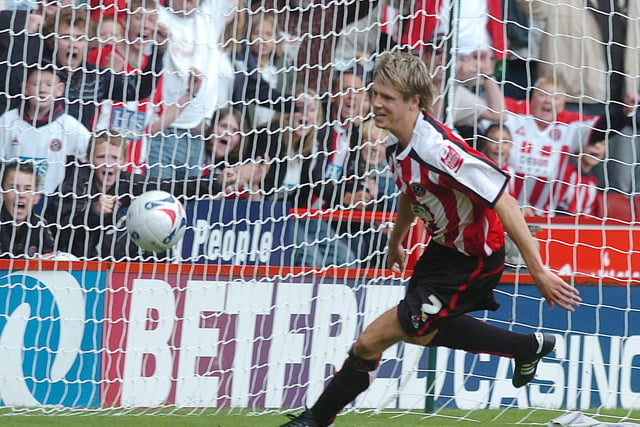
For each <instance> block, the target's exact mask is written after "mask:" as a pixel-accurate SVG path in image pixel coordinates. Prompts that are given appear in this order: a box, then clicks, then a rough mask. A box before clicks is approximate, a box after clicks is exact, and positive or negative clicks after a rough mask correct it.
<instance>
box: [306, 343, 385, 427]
mask: <svg viewBox="0 0 640 427" xmlns="http://www.w3.org/2000/svg"><path fill="white" fill-rule="evenodd" d="M379 361H380V360H379V359H378V360H366V359H362V358H361V357H358V356H356V355H355V354H353V352H351V351H350V352H349V357H347V359H346V360H345V361H344V364H343V365H342V369H340V371H338V372H337V373H336V374H335V375H334V376H333V379H331V382H330V383H329V385H328V386H327V388H326V389H325V390H324V391H323V392H322V394H321V395H320V397H319V398H318V401H317V402H316V404H315V405H313V407H312V408H311V413H312V414H313V416H314V418H315V419H316V421H318V423H319V424H320V425H321V426H325V425H329V424H331V422H332V421H333V420H334V418H335V417H336V415H337V414H338V412H340V411H341V410H342V408H344V407H345V406H346V405H347V404H348V403H349V402H352V401H353V400H354V399H355V398H356V397H358V395H359V394H360V393H362V392H363V391H365V390H366V389H367V388H368V387H369V372H371V371H374V370H375V369H376V368H377V367H378V362H379Z"/></svg>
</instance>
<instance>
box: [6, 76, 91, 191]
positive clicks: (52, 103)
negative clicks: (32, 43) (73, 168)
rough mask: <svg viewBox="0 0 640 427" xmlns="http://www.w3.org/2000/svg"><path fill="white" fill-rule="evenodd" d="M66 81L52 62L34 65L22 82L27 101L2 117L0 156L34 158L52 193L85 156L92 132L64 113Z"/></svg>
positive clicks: (21, 158)
mask: <svg viewBox="0 0 640 427" xmlns="http://www.w3.org/2000/svg"><path fill="white" fill-rule="evenodd" d="M63 91H64V83H62V82H61V81H60V78H59V77H58V75H57V74H56V73H55V72H54V68H53V66H52V64H45V65H43V66H32V67H30V68H29V69H28V70H27V79H26V81H25V82H24V84H23V97H24V99H25V101H24V103H23V104H22V105H21V106H20V107H19V108H15V109H13V110H9V111H7V112H6V113H5V114H3V115H2V116H0V156H1V157H2V159H5V160H12V159H18V160H21V161H24V160H31V161H33V162H34V163H35V165H36V168H37V172H38V175H40V176H41V178H42V180H41V185H42V188H40V189H39V190H40V191H44V192H45V193H46V194H51V193H53V192H54V191H55V190H56V188H57V187H58V185H60V183H61V182H62V179H63V178H64V170H65V167H67V165H68V164H69V162H72V161H74V160H75V159H80V160H84V158H85V156H86V149H87V142H88V141H89V131H88V130H87V129H86V128H85V127H84V126H83V125H82V123H80V122H79V121H78V120H76V119H75V118H73V117H72V116H70V115H69V114H66V113H65V112H64V106H63V103H62V102H61V101H60V100H59V98H60V96H61V95H62V93H63Z"/></svg>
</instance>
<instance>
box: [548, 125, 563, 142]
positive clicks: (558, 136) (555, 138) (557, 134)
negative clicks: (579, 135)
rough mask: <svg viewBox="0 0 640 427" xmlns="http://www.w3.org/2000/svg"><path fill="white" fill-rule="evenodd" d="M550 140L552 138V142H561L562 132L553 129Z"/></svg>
mask: <svg viewBox="0 0 640 427" xmlns="http://www.w3.org/2000/svg"><path fill="white" fill-rule="evenodd" d="M549 138H551V140H552V141H560V140H561V139H562V131H561V130H560V129H558V128H553V129H551V132H549Z"/></svg>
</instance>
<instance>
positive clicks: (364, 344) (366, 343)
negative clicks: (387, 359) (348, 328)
mask: <svg viewBox="0 0 640 427" xmlns="http://www.w3.org/2000/svg"><path fill="white" fill-rule="evenodd" d="M377 347H378V346H377V343H376V341H375V340H372V339H369V338H368V337H367V336H366V335H361V336H360V337H358V340H357V341H356V342H355V344H354V345H353V347H351V351H350V352H349V354H350V355H351V354H353V355H355V356H357V357H359V358H362V359H365V360H377V359H379V358H380V356H381V353H380V351H379V350H378V348H377Z"/></svg>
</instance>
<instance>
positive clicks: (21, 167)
mask: <svg viewBox="0 0 640 427" xmlns="http://www.w3.org/2000/svg"><path fill="white" fill-rule="evenodd" d="M38 181H39V178H38V175H37V174H36V170H35V167H34V165H33V164H31V163H22V162H20V161H17V160H12V161H10V162H7V163H5V164H4V165H3V167H2V209H0V258H33V257H36V256H43V257H45V256H49V255H52V254H53V253H54V240H53V236H52V235H51V232H50V231H49V229H48V228H47V224H46V223H45V222H44V221H43V220H42V219H41V218H40V217H39V216H37V215H36V214H35V213H33V207H34V206H35V205H37V204H38V202H39V200H40V196H41V194H40V193H39V192H38V187H39V183H38Z"/></svg>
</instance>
